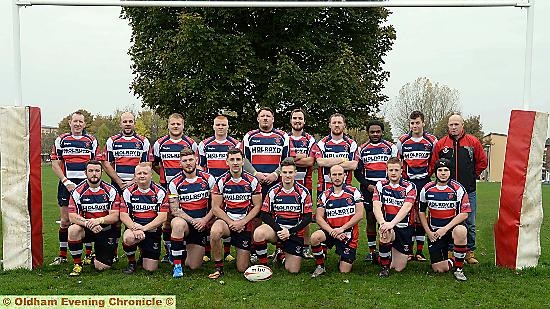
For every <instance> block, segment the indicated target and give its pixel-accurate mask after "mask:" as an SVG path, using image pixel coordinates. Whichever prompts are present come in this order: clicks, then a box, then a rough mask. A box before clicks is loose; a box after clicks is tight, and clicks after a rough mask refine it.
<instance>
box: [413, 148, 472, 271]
mask: <svg viewBox="0 0 550 309" xmlns="http://www.w3.org/2000/svg"><path fill="white" fill-rule="evenodd" d="M451 167H452V163H451V161H449V160H447V159H439V160H437V161H436V162H435V164H434V168H435V175H436V181H432V182H430V183H428V184H427V185H426V186H424V188H422V190H421V191H420V222H421V223H422V226H423V227H424V230H425V231H426V234H427V235H428V242H429V247H428V248H429V250H430V260H431V263H432V269H433V270H434V271H435V272H448V271H450V270H453V269H454V272H453V275H454V276H455V278H456V280H458V281H466V276H465V275H464V271H463V270H462V266H463V265H464V258H465V257H466V252H467V251H468V248H467V245H466V243H467V229H466V226H465V221H466V219H467V218H468V213H469V212H470V211H471V209H470V202H469V200H468V193H467V192H466V189H464V187H463V186H462V185H461V184H459V183H458V182H457V181H456V180H453V179H451V171H452V168H451ZM428 210H429V212H428V214H429V217H428V218H426V212H427V211H428ZM450 244H454V253H453V255H454V259H447V260H446V257H447V250H448V248H449V245H450Z"/></svg>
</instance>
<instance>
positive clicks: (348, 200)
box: [346, 197, 353, 205]
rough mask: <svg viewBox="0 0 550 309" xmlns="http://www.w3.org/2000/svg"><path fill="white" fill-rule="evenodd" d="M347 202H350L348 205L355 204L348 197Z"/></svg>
mask: <svg viewBox="0 0 550 309" xmlns="http://www.w3.org/2000/svg"><path fill="white" fill-rule="evenodd" d="M346 202H348V205H351V204H352V203H353V200H352V199H351V197H348V198H347V199H346Z"/></svg>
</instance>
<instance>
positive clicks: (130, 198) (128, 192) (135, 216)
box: [120, 181, 170, 225]
mask: <svg viewBox="0 0 550 309" xmlns="http://www.w3.org/2000/svg"><path fill="white" fill-rule="evenodd" d="M169 207H170V205H169V203H168V194H166V190H165V189H164V188H163V187H161V186H159V185H157V184H156V183H154V182H152V181H151V185H150V186H149V187H148V188H147V189H145V190H143V189H141V188H140V187H139V186H138V184H137V183H134V184H133V185H131V186H129V187H128V188H126V189H125V190H124V192H122V200H121V203H120V212H125V213H127V214H128V215H130V218H131V219H132V221H134V222H137V223H139V224H141V225H145V224H148V223H150V222H151V221H153V220H154V219H155V218H156V217H157V216H158V214H159V213H161V212H169V210H170V208H169Z"/></svg>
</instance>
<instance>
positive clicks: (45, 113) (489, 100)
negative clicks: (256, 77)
mask: <svg viewBox="0 0 550 309" xmlns="http://www.w3.org/2000/svg"><path fill="white" fill-rule="evenodd" d="M392 11H393V14H392V15H391V17H390V23H391V24H393V25H394V26H395V28H396V31H397V40H396V41H395V43H394V46H393V50H392V51H391V52H390V54H389V55H388V56H387V57H386V59H385V61H386V66H385V69H386V70H388V71H389V72H390V73H391V77H390V79H389V81H388V82H387V83H386V89H385V90H384V92H385V93H386V94H387V95H388V96H389V97H390V100H392V101H393V100H394V99H395V98H396V96H397V95H398V92H399V89H400V88H401V86H403V85H404V84H406V83H407V82H412V81H414V80H415V79H416V78H417V77H422V76H424V77H428V78H429V79H431V80H432V81H434V82H439V83H440V84H445V85H447V86H449V87H451V88H454V89H457V90H458V91H459V92H460V105H461V106H462V112H463V113H464V114H466V115H478V114H479V115H481V121H482V123H483V129H484V131H485V132H486V133H488V132H496V133H507V130H508V120H509V116H510V111H511V110H512V109H518V108H522V104H523V103H522V100H523V71H524V52H525V29H526V11H525V10H524V9H520V8H398V9H392ZM119 14H120V8H85V7H45V6H35V7H29V8H25V9H21V14H20V15H21V41H22V59H23V61H22V63H23V64H22V75H23V104H25V105H33V106H39V107H41V109H42V122H43V124H47V125H57V123H58V122H59V120H60V119H61V118H62V117H63V116H65V115H66V114H68V113H70V112H71V111H73V110H75V109H77V108H85V109H87V110H89V111H91V112H92V113H101V114H110V113H112V112H113V111H114V110H115V109H117V108H119V109H122V108H124V107H127V106H134V107H135V108H136V109H138V108H139V107H140V106H141V103H140V101H139V100H138V99H137V98H135V97H134V96H133V95H132V94H131V93H130V92H129V85H130V82H131V80H132V73H131V70H130V58H129V56H128V55H127V51H128V48H129V46H130V27H129V26H128V25H127V23H126V21H124V20H121V19H120V18H119ZM548 16H550V1H542V0H539V1H537V3H536V9H535V37H534V42H535V45H534V56H533V68H534V69H533V79H532V104H531V109H533V110H537V111H544V112H550V91H548V88H549V81H550V80H549V78H548V73H549V72H550V57H549V55H550V35H548V30H544V29H550V19H549V18H548ZM11 17H12V16H11V0H7V1H0V85H1V86H0V87H1V88H0V89H1V91H0V105H14V102H15V100H14V93H15V91H14V90H13V88H14V82H13V64H12V63H13V60H12V59H13V58H12V26H11V22H12V19H11Z"/></svg>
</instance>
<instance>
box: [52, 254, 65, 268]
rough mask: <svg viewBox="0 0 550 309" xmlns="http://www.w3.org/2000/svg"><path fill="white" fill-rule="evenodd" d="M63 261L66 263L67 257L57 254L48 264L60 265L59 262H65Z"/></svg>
mask: <svg viewBox="0 0 550 309" xmlns="http://www.w3.org/2000/svg"><path fill="white" fill-rule="evenodd" d="M65 263H67V258H66V257H62V256H58V257H56V258H55V259H53V261H52V262H51V263H50V266H55V265H61V264H65Z"/></svg>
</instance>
